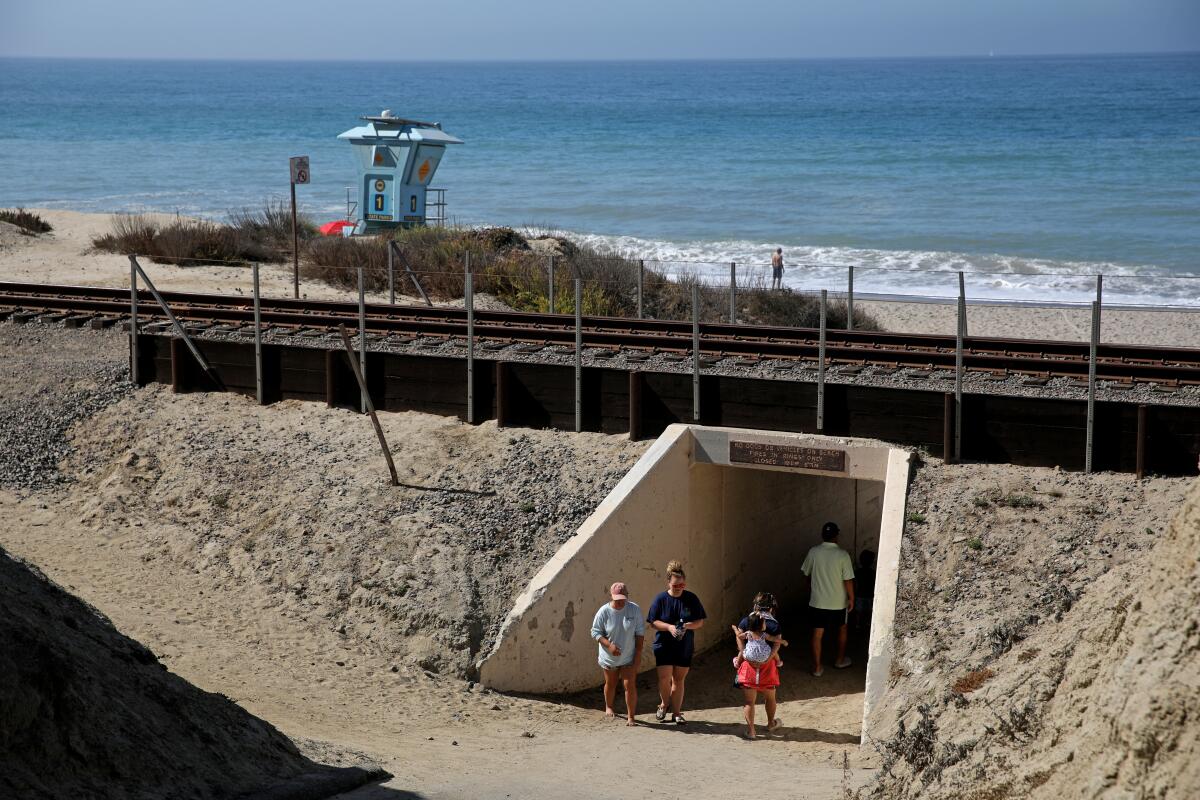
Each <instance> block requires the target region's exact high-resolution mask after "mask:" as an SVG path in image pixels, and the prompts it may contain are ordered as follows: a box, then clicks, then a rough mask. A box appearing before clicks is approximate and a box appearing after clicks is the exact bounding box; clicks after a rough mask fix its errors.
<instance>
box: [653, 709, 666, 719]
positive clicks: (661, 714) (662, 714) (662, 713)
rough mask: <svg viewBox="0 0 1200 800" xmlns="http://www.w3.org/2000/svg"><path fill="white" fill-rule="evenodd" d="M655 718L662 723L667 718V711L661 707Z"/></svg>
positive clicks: (655, 711)
mask: <svg viewBox="0 0 1200 800" xmlns="http://www.w3.org/2000/svg"><path fill="white" fill-rule="evenodd" d="M654 718H655V719H656V720H658V721H659V722H662V721H663V720H664V719H666V718H667V709H666V708H665V707H663V706H659V707H658V708H656V709H655V710H654Z"/></svg>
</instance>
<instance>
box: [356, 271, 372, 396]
mask: <svg viewBox="0 0 1200 800" xmlns="http://www.w3.org/2000/svg"><path fill="white" fill-rule="evenodd" d="M358 365H359V367H360V368H361V370H362V376H363V383H362V386H361V387H360V394H361V397H360V398H359V400H360V401H361V403H360V405H361V406H362V413H364V414H365V413H367V404H368V403H369V402H370V398H368V397H367V287H366V284H365V283H364V281H363V268H362V267H359V268H358Z"/></svg>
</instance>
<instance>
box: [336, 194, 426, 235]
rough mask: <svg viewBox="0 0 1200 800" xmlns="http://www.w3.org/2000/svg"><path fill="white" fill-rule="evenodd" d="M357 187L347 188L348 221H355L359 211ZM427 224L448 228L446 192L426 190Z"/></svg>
mask: <svg viewBox="0 0 1200 800" xmlns="http://www.w3.org/2000/svg"><path fill="white" fill-rule="evenodd" d="M354 191H355V187H353V186H347V187H346V219H353V218H354V212H355V211H356V210H357V209H358V201H357V200H355V199H354ZM425 192H426V194H425V224H426V225H433V226H435V227H438V228H444V227H446V190H445V189H437V188H434V187H433V186H430V187H429V188H428V189H426V190H425Z"/></svg>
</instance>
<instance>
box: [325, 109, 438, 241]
mask: <svg viewBox="0 0 1200 800" xmlns="http://www.w3.org/2000/svg"><path fill="white" fill-rule="evenodd" d="M361 119H362V120H363V122H365V123H366V124H365V125H360V126H358V127H356V128H351V129H350V130H348V131H345V132H344V133H341V134H339V135H338V138H339V139H345V140H346V141H348V142H350V145H351V147H352V149H353V152H354V155H355V160H356V161H357V164H358V171H359V175H358V189H357V194H358V197H359V202H358V204H357V207H358V209H359V212H358V214H359V216H358V222H359V223H361V224H360V225H357V226H356V230H360V231H363V232H366V233H379V232H382V231H387V230H392V229H395V228H398V227H408V226H414V225H425V224H427V223H428V222H429V219H428V218H427V216H426V208H427V206H429V207H431V208H432V209H433V212H434V216H435V221H439V222H440V221H442V220H444V217H445V193H444V190H441V189H431V188H429V182H430V181H431V180H432V179H433V176H434V174H435V173H436V172H437V168H438V165H439V164H440V163H441V160H442V156H443V155H444V154H445V151H446V147H447V146H448V145H452V144H462V140H461V139H459V138H458V137H456V136H451V135H450V134H448V133H446V132H445V131H443V130H442V127H441V124H440V123H436V122H421V121H419V120H413V119H404V118H401V117H395V116H392V114H391V112H389V111H384V112H383V113H382V114H380V115H379V116H373V117H362V118H361ZM429 192H433V193H434V198H433V201H432V202H431V203H427V200H426V194H427V193H429ZM405 198H408V203H407V209H405V208H404V206H405Z"/></svg>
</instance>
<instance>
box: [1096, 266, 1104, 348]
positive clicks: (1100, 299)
mask: <svg viewBox="0 0 1200 800" xmlns="http://www.w3.org/2000/svg"><path fill="white" fill-rule="evenodd" d="M1096 305H1097V306H1100V309H1099V311H1098V312H1097V313H1096V319H1097V320H1099V318H1100V313H1101V312H1103V311H1104V275H1103V273H1101V274H1099V275H1097V276H1096ZM1099 336H1100V325H1099V323H1098V322H1097V324H1096V337H1097V338H1099Z"/></svg>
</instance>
